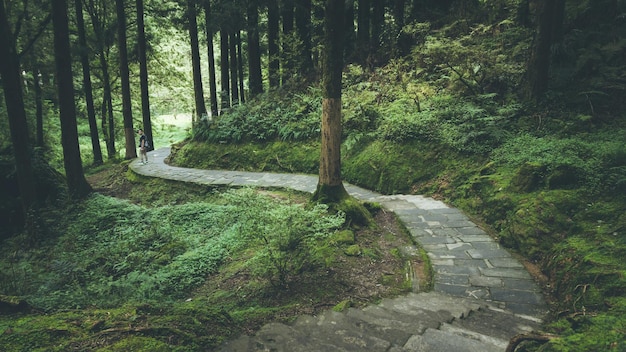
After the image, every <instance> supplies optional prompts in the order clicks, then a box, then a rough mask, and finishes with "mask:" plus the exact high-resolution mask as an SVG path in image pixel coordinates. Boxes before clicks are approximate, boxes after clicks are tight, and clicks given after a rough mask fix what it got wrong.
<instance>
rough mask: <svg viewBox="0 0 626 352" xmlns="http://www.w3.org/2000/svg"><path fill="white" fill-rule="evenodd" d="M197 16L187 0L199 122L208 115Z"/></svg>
mask: <svg viewBox="0 0 626 352" xmlns="http://www.w3.org/2000/svg"><path fill="white" fill-rule="evenodd" d="M196 15H197V13H196V5H195V3H194V1H193V0H187V16H188V17H189V18H188V20H189V39H190V40H191V66H192V69H193V92H194V97H195V102H196V115H195V116H196V117H195V119H194V121H198V120H199V119H200V118H202V116H203V115H204V114H206V105H205V104H204V89H203V88H202V72H201V70H200V47H199V43H198V23H197V19H196Z"/></svg>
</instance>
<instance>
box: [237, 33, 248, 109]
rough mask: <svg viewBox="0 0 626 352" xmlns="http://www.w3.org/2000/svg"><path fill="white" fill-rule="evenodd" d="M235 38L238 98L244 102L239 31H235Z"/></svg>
mask: <svg viewBox="0 0 626 352" xmlns="http://www.w3.org/2000/svg"><path fill="white" fill-rule="evenodd" d="M235 39H236V40H237V72H238V73H239V76H238V77H239V100H240V101H241V103H242V104H244V103H245V102H246V96H245V92H244V84H243V81H244V80H245V77H244V75H243V53H242V52H241V50H242V49H241V31H239V30H238V31H237V32H235Z"/></svg>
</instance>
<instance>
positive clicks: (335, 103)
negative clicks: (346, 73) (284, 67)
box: [313, 0, 347, 201]
mask: <svg viewBox="0 0 626 352" xmlns="http://www.w3.org/2000/svg"><path fill="white" fill-rule="evenodd" d="M343 4H344V1H343V0H326V10H325V16H324V42H323V44H324V50H323V55H322V94H323V100H322V136H321V139H322V140H321V144H322V147H321V152H320V169H319V181H318V184H317V190H316V192H315V194H314V195H313V199H318V200H322V199H323V200H326V201H338V200H340V199H343V198H344V197H345V196H346V195H347V193H346V190H345V188H344V187H343V183H342V181H341V73H342V70H343V47H342V40H343V35H342V33H343V18H344V15H345V13H344V5H343Z"/></svg>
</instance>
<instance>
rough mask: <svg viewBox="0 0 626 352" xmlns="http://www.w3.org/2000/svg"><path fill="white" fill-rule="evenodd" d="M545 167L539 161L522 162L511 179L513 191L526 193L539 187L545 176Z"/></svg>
mask: <svg viewBox="0 0 626 352" xmlns="http://www.w3.org/2000/svg"><path fill="white" fill-rule="evenodd" d="M545 172H546V167H545V166H544V165H542V164H539V163H524V164H523V165H522V166H520V167H519V169H517V172H516V173H515V176H513V179H512V180H511V189H512V190H513V191H514V192H519V193H527V192H532V191H535V190H537V189H539V186H540V185H541V183H542V182H543V179H544V177H545Z"/></svg>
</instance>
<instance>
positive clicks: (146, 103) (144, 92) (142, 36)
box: [135, 0, 155, 150]
mask: <svg viewBox="0 0 626 352" xmlns="http://www.w3.org/2000/svg"><path fill="white" fill-rule="evenodd" d="M135 4H136V7H137V49H138V50H137V54H138V56H139V84H140V89H141V118H142V122H143V133H144V134H145V135H146V138H147V139H148V140H149V141H150V142H151V143H150V148H149V150H153V149H154V148H155V144H154V138H153V136H152V119H151V118H150V94H149V91H148V58H147V55H146V27H145V24H144V20H143V16H144V11H143V0H136V1H135Z"/></svg>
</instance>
